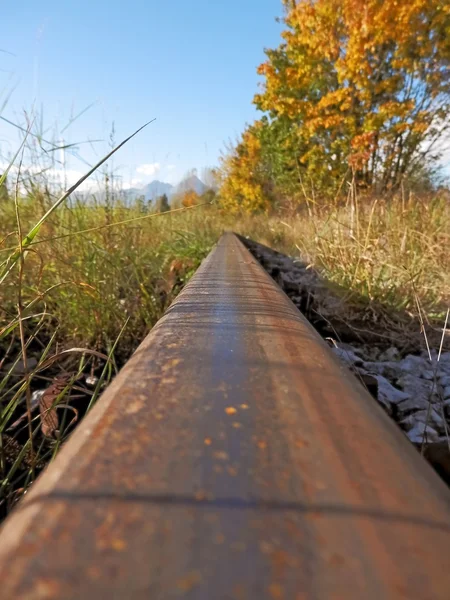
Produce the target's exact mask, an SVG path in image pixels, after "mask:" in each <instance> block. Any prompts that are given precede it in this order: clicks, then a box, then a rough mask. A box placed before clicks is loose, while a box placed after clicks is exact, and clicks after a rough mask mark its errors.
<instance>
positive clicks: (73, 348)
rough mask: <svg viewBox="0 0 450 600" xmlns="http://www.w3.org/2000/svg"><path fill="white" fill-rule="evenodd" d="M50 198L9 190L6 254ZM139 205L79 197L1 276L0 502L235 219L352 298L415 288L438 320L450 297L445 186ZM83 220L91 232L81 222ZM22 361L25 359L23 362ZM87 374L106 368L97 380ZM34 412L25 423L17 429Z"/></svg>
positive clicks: (397, 295) (412, 303) (402, 304)
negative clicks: (236, 206)
mask: <svg viewBox="0 0 450 600" xmlns="http://www.w3.org/2000/svg"><path fill="white" fill-rule="evenodd" d="M53 202H54V200H53V199H52V198H51V197H50V196H49V195H48V194H44V193H42V192H34V193H33V194H32V195H29V196H27V197H20V198H17V202H16V203H15V202H14V200H13V199H11V198H10V199H9V200H8V201H7V200H3V201H2V205H1V206H0V211H1V218H0V241H1V240H3V242H2V243H1V244H0V251H1V252H2V254H0V259H3V258H6V256H8V254H11V251H9V253H8V251H7V250H5V249H6V248H8V247H14V246H16V245H17V242H18V237H19V238H20V237H21V236H20V235H19V236H18V226H19V223H20V228H21V229H22V230H23V231H29V230H30V229H31V228H32V227H33V225H34V223H36V221H37V219H39V218H40V216H41V215H43V214H45V213H46V212H47V211H48V209H49V207H50V205H51V204H52V203H53ZM142 211H143V209H142V205H141V204H139V203H135V204H132V205H128V206H123V205H120V204H118V203H116V204H110V205H108V207H105V206H102V205H94V204H86V203H83V202H77V201H76V200H75V199H73V198H72V200H71V201H70V203H69V204H62V205H61V206H60V207H59V208H58V210H57V211H54V212H53V213H52V214H51V215H50V216H49V218H47V219H46V220H45V222H43V223H42V226H41V229H40V231H39V237H38V238H36V239H35V240H34V242H40V243H34V244H30V245H29V246H28V251H27V253H26V254H24V253H20V261H19V262H18V264H17V265H16V266H15V268H14V269H12V270H11V271H10V272H9V273H8V275H7V277H6V278H5V279H4V281H3V283H2V284H1V285H0V306H1V308H0V349H1V355H0V361H1V362H0V415H1V416H0V443H1V452H0V479H1V480H2V484H0V507H2V508H1V510H3V512H4V513H5V512H6V511H7V509H8V507H9V506H10V505H12V503H14V501H15V500H16V499H17V497H18V495H20V493H22V492H23V491H24V490H26V489H27V487H28V486H29V485H30V483H31V482H32V481H33V479H34V477H35V476H36V474H38V473H39V470H40V468H41V467H42V465H43V464H45V462H47V461H48V460H49V459H51V457H52V456H54V454H55V453H56V451H57V450H58V448H59V446H60V445H61V443H62V442H63V441H64V439H65V438H66V437H67V435H68V433H69V432H70V431H71V429H72V428H73V425H74V424H75V423H76V422H77V421H78V420H79V418H80V417H81V416H82V414H83V413H84V412H86V410H87V409H88V408H90V407H91V406H92V404H93V403H94V402H95V400H96V398H97V397H98V395H99V392H100V391H101V389H102V386H103V384H104V383H105V382H107V381H108V380H109V379H110V378H111V377H112V376H113V374H114V373H115V371H116V369H117V367H118V366H120V365H121V364H122V363H123V362H124V360H126V359H127V358H128V356H129V355H130V353H131V352H132V351H133V350H134V349H135V348H136V346H137V345H138V343H139V342H140V341H141V339H142V338H143V337H144V335H145V334H146V333H147V332H148V331H149V329H150V328H151V327H152V325H153V324H154V323H155V322H156V320H157V319H158V318H159V317H160V316H161V314H162V313H163V311H164V310H165V308H166V307H167V306H168V304H169V303H170V302H171V300H172V299H173V298H174V296H175V295H176V294H177V293H178V291H179V290H180V289H181V287H182V286H183V284H184V283H185V281H186V280H187V279H188V278H189V277H190V276H191V274H192V273H193V272H194V271H195V269H196V268H197V266H198V265H199V263H200V261H201V260H202V259H203V258H204V257H205V256H206V255H207V254H208V252H209V250H210V249H211V247H212V246H213V244H214V243H215V242H216V241H217V239H218V238H219V236H220V234H221V232H222V231H223V230H225V229H234V230H236V231H237V232H239V233H241V234H243V235H247V236H249V237H251V238H253V239H255V240H257V241H260V242H262V243H266V244H267V245H269V246H272V247H273V248H276V249H278V250H280V251H282V252H285V253H288V254H293V255H297V256H301V257H302V258H303V259H306V260H308V261H309V262H310V263H311V264H312V265H314V266H315V267H316V268H318V269H319V270H320V272H321V273H322V274H323V275H324V277H325V278H326V279H328V280H329V281H330V282H331V284H336V286H339V290H340V293H342V292H343V293H344V294H345V295H346V296H347V300H348V302H349V304H350V305H351V304H352V303H358V304H363V305H366V306H373V307H376V306H379V305H383V306H384V309H385V310H388V311H389V310H392V311H407V312H410V313H416V312H417V311H416V308H415V307H416V302H417V300H418V301H419V303H420V305H421V306H422V307H423V309H424V311H425V313H426V314H427V315H428V318H430V319H432V320H434V322H436V323H439V322H440V320H441V318H442V316H443V315H444V313H445V307H446V306H447V305H448V300H449V298H450V278H449V276H448V273H450V253H449V252H448V241H449V233H450V209H449V203H448V200H447V198H446V197H445V196H444V195H441V196H439V195H437V196H436V197H433V198H431V197H430V198H428V197H424V198H415V197H413V196H411V197H409V198H407V199H402V198H399V199H394V200H390V201H388V200H383V199H377V200H364V201H363V200H361V199H360V200H358V201H356V200H355V202H354V203H353V206H352V205H347V206H340V207H336V206H334V207H319V206H317V205H316V206H314V207H312V208H311V210H310V214H309V213H308V211H306V210H305V211H301V212H300V213H299V214H297V215H296V216H292V215H290V216H289V215H281V216H271V217H266V216H262V215H261V216H253V217H250V216H241V217H239V218H231V217H229V216H227V215H225V214H223V213H222V212H221V211H220V209H219V208H218V207H217V206H203V207H198V208H195V209H193V210H190V211H187V212H182V213H176V214H167V213H166V214H162V215H158V216H154V215H149V214H146V213H145V212H142ZM132 219H133V220H132ZM123 221H127V223H125V224H122V225H114V223H118V222H123ZM84 230H89V231H88V232H86V233H83V234H78V233H77V232H79V231H84ZM44 240H47V241H44ZM0 262H2V261H1V260H0ZM83 349H84V350H83ZM64 350H65V352H64ZM67 350H69V351H68V352H67ZM24 359H25V361H24ZM23 362H25V363H26V364H25V368H23V366H24V365H23V364H22V370H20V369H17V366H18V365H20V364H21V363H23ZM82 374H84V375H83V377H84V379H83V378H82V377H81V375H82ZM86 374H88V375H89V374H90V375H96V376H97V378H98V379H97V380H95V383H94V385H93V387H92V388H91V389H88V387H87V386H86V378H85V376H86ZM61 376H63V377H66V379H64V378H63V379H62V380H61V379H60V377H61ZM58 377H59V378H58ZM61 381H62V382H63V384H62V383H61ZM48 386H50V388H52V386H53V388H52V390H53V392H52V394H50V396H49V394H47V396H46V405H45V407H44V411H43V409H42V405H41V407H40V408H41V414H39V413H36V412H34V413H32V414H31V411H32V406H31V394H32V392H33V391H36V390H37V389H42V388H43V387H48ZM49 397H50V398H51V401H50V402H49V400H48V398H49ZM79 397H80V398H81V401H80V402H81V403H82V407H81V408H80V406H79V405H77V403H76V402H77V398H79ZM56 407H58V414H59V418H58V419H57V418H56V413H55V409H56ZM26 412H28V418H26V419H24V420H23V422H22V423H23V424H21V426H20V427H19V428H18V429H17V428H16V429H14V431H13V432H12V433H11V432H9V431H8V429H9V428H10V427H11V425H12V424H13V423H14V422H15V421H17V419H18V418H19V417H20V416H22V415H23V414H25V413H26ZM30 417H31V418H30ZM43 423H44V424H45V426H44V429H45V428H47V429H48V428H49V426H48V424H49V423H51V424H52V425H51V427H50V429H51V435H44V433H43V432H42V425H43ZM55 431H56V433H55ZM18 490H19V491H18Z"/></svg>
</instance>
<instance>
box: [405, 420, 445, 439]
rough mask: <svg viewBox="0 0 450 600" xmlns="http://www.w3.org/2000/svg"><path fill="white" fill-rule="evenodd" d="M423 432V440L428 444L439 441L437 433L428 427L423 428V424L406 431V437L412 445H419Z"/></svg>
mask: <svg viewBox="0 0 450 600" xmlns="http://www.w3.org/2000/svg"><path fill="white" fill-rule="evenodd" d="M425 430H426V437H425V439H426V440H427V441H428V442H437V441H438V440H439V439H440V438H439V434H438V432H437V431H435V430H434V429H433V428H432V427H430V426H428V427H425V423H417V424H416V425H415V426H414V427H413V428H412V429H410V430H409V431H408V433H407V434H406V435H407V436H408V438H409V440H410V441H411V442H412V443H413V444H420V443H421V442H422V440H423V437H424V432H425Z"/></svg>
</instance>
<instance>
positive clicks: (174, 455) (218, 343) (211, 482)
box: [0, 234, 450, 600]
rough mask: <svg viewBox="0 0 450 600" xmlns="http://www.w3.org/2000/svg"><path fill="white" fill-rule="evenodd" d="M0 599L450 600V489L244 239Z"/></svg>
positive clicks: (24, 547)
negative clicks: (307, 318) (333, 350)
mask: <svg viewBox="0 0 450 600" xmlns="http://www.w3.org/2000/svg"><path fill="white" fill-rule="evenodd" d="M0 597H1V598H2V600H13V599H14V600H19V599H26V600H37V599H54V598H58V599H60V598H61V599H65V600H67V599H83V600H99V599H108V600H109V599H119V598H120V599H122V598H123V599H131V600H138V599H139V600H140V599H152V600H153V599H158V600H159V599H164V600H166V599H169V600H170V599H172V598H173V599H175V598H180V597H184V598H190V599H199V600H203V599H204V600H215V599H218V600H228V599H230V600H232V599H236V600H246V599H249V600H264V599H266V598H267V599H271V600H310V599H311V600H322V599H333V600H338V599H343V600H380V599H402V600H413V599H423V600H435V599H439V600H440V599H442V600H448V598H449V597H450V493H449V490H448V489H447V488H446V486H445V485H444V484H443V483H442V482H441V481H440V479H439V478H438V477H437V475H435V473H434V472H433V471H432V469H431V468H430V467H429V466H428V465H427V464H426V463H425V462H424V461H423V460H422V458H421V457H420V456H419V454H418V453H417V452H416V451H415V450H414V449H413V448H412V446H411V445H410V444H409V442H408V441H407V440H406V439H405V437H404V435H403V434H402V433H401V432H400V431H399V430H398V429H397V428H396V426H395V424H394V423H392V422H391V421H390V420H389V418H388V417H387V416H386V415H385V414H384V412H383V411H382V409H381V408H380V407H379V406H378V405H377V404H376V402H375V401H374V400H373V399H372V398H371V397H370V396H369V395H368V394H367V392H366V391H365V390H364V389H363V387H362V386H361V385H360V384H359V383H358V382H357V380H356V379H355V378H354V377H353V375H351V374H350V373H349V372H348V371H347V370H346V368H344V367H342V366H341V365H340V364H339V363H338V362H337V361H336V360H335V359H334V357H333V356H332V355H331V352H330V351H329V349H328V348H327V346H326V344H325V343H324V342H323V341H322V340H321V339H320V338H319V337H318V335H317V334H316V333H315V331H314V330H313V329H312V328H311V326H310V325H309V324H308V323H307V322H306V320H305V319H304V318H303V317H302V316H301V315H300V313H299V312H298V311H297V309H296V308H295V307H294V306H293V304H291V302H290V301H289V300H288V298H287V297H286V296H285V295H284V294H283V292H282V291H281V290H280V289H279V288H277V286H276V285H275V284H274V283H273V282H272V280H271V279H270V278H269V277H268V275H267V274H266V273H265V272H264V271H263V269H262V268H261V267H260V266H259V264H258V263H257V262H256V261H255V260H254V258H253V257H252V256H251V255H250V254H249V252H248V251H247V250H246V249H245V248H244V246H243V245H242V243H241V242H240V241H239V240H238V239H237V238H236V237H235V236H234V235H232V234H226V235H225V236H223V237H222V239H221V240H220V242H219V244H218V246H217V247H216V248H215V249H214V250H213V251H212V252H211V254H210V255H209V257H208V258H207V259H206V260H205V261H204V263H203V265H202V266H201V268H200V269H199V270H198V272H197V273H196V275H195V276H194V277H193V279H192V280H191V282H190V283H189V284H188V285H187V287H186V288H185V289H184V291H183V292H182V293H181V295H180V296H179V297H178V298H177V300H176V301H175V302H174V304H173V305H172V306H171V307H170V309H169V310H168V311H167V314H166V315H165V316H164V317H163V318H162V319H161V321H160V322H159V323H158V324H157V325H156V327H155V328H154V329H153V331H152V332H151V333H150V335H149V336H148V337H147V338H146V339H145V340H144V342H143V343H142V344H141V346H140V347H139V349H138V350H137V351H136V353H135V354H134V356H133V357H132V358H131V360H130V361H129V362H128V364H127V365H126V366H125V368H124V369H123V370H122V371H121V373H120V374H119V375H118V377H117V378H116V380H115V381H114V382H113V383H112V385H111V386H110V387H109V388H108V390H107V391H106V392H105V393H104V394H103V396H102V398H101V399H100V400H99V402H98V403H97V405H96V406H95V408H94V409H93V411H92V412H91V413H90V414H89V415H88V416H87V417H86V418H85V420H84V421H83V422H82V423H81V424H80V426H79V427H78V428H77V430H76V431H75V433H74V434H73V436H72V437H71V439H70V441H69V442H68V443H67V445H66V447H65V448H64V449H63V450H62V452H61V453H60V455H59V456H58V458H57V459H56V461H55V462H54V463H53V464H51V465H50V467H49V468H48V469H47V470H46V471H45V473H44V474H43V475H42V476H41V477H40V478H39V480H38V482H37V483H36V484H35V486H34V488H33V490H32V491H31V493H30V494H28V495H27V497H26V498H25V499H24V501H23V502H22V503H21V504H20V505H19V507H18V508H17V509H16V510H15V511H14V513H13V514H12V515H11V517H10V518H9V519H8V520H7V522H6V524H5V525H4V527H3V530H2V533H1V535H0Z"/></svg>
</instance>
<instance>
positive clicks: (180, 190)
mask: <svg viewBox="0 0 450 600" xmlns="http://www.w3.org/2000/svg"><path fill="white" fill-rule="evenodd" d="M208 189H209V188H208V186H207V185H205V184H204V183H203V181H201V180H200V179H199V178H198V177H197V175H190V176H189V177H186V178H185V179H183V180H182V181H180V183H178V184H177V185H176V186H173V185H171V184H170V183H165V182H164V181H158V180H157V179H155V180H154V181H152V182H150V183H148V184H147V185H144V187H141V188H135V187H132V188H128V189H125V190H120V191H119V198H121V199H122V200H123V201H125V202H132V201H133V200H135V199H136V198H139V197H142V196H144V199H145V201H146V202H154V201H155V200H156V199H157V198H159V197H160V196H162V195H163V194H166V195H167V197H168V198H169V201H170V199H171V198H172V197H173V196H181V195H183V194H185V193H186V192H188V191H190V190H194V191H195V192H197V194H198V195H199V196H200V195H201V194H204V193H205V192H206V190H208ZM90 195H91V194H89V196H90ZM96 196H97V199H99V200H102V199H104V192H103V191H99V192H97V194H96Z"/></svg>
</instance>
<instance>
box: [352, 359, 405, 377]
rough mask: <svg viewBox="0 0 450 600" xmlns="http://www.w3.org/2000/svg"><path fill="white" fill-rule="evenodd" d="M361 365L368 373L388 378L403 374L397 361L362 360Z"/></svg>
mask: <svg viewBox="0 0 450 600" xmlns="http://www.w3.org/2000/svg"><path fill="white" fill-rule="evenodd" d="M362 366H363V367H364V369H366V371H367V372H368V373H373V374H376V375H382V376H383V377H387V378H388V379H397V378H398V377H401V376H402V375H404V371H402V369H401V367H400V366H399V363H398V362H393V361H390V362H363V364H362Z"/></svg>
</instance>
